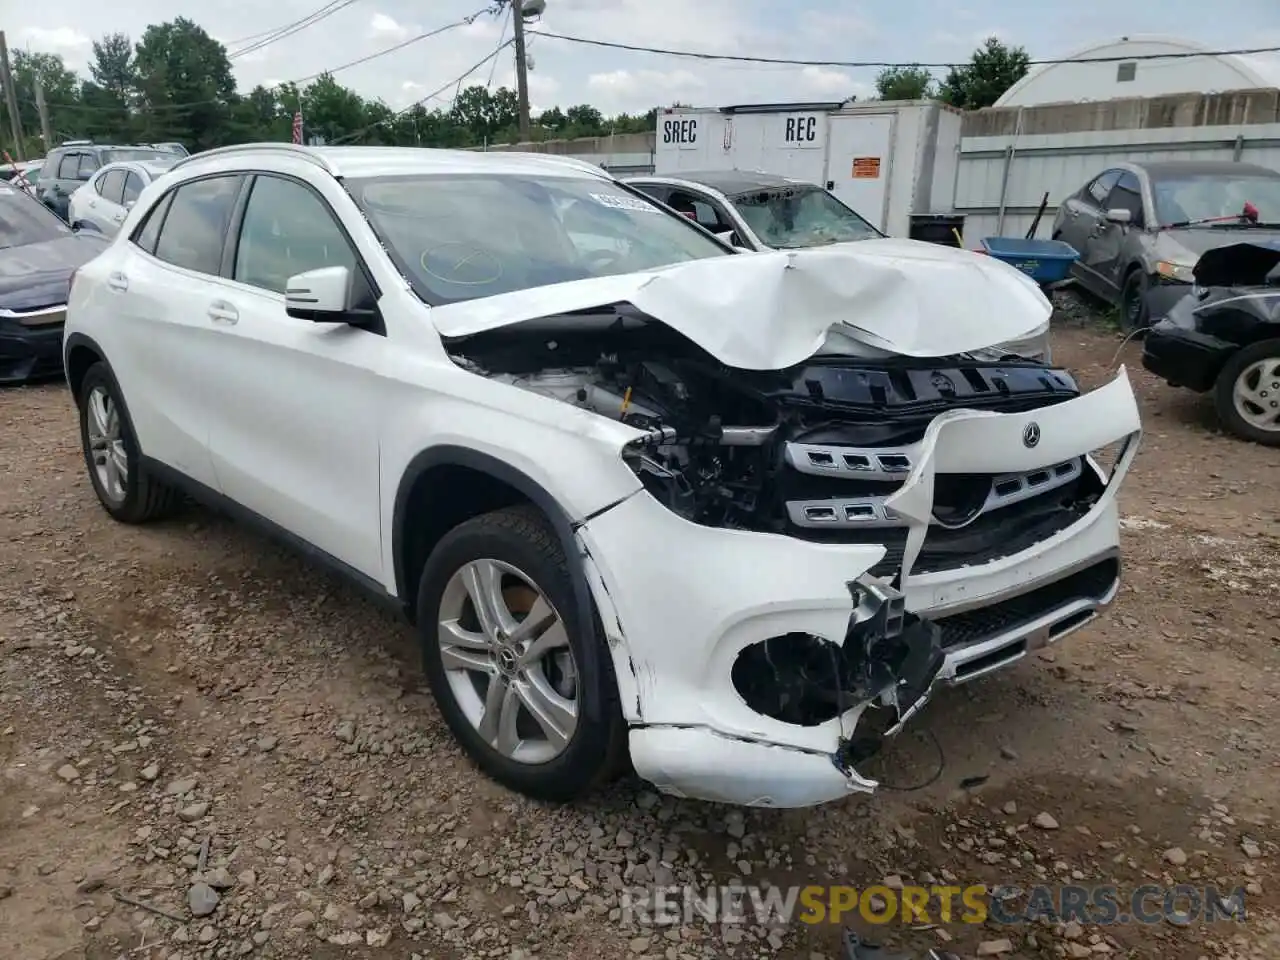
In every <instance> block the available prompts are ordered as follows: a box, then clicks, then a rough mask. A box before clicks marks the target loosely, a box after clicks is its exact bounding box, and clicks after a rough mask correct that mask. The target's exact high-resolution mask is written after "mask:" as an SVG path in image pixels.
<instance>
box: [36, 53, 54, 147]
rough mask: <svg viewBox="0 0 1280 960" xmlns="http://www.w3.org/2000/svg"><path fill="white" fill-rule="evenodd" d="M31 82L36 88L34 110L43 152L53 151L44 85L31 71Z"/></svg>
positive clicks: (37, 74)
mask: <svg viewBox="0 0 1280 960" xmlns="http://www.w3.org/2000/svg"><path fill="white" fill-rule="evenodd" d="M31 82H32V83H34V84H35V88H36V110H37V111H38V112H39V114H40V136H41V138H42V139H43V140H44V152H45V153H48V152H49V151H50V150H52V149H53V131H52V130H50V129H49V108H48V107H47V106H45V102H44V84H43V83H41V82H40V74H39V73H38V72H37V71H34V70H33V71H32V73H31Z"/></svg>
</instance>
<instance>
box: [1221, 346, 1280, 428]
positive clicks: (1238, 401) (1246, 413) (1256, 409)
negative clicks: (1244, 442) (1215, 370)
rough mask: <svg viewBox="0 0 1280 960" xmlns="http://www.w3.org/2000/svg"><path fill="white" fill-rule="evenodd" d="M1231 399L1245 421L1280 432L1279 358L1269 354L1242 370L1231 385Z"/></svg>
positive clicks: (1251, 424) (1254, 425) (1255, 426)
mask: <svg viewBox="0 0 1280 960" xmlns="http://www.w3.org/2000/svg"><path fill="white" fill-rule="evenodd" d="M1231 401H1232V403H1233V404H1234V406H1235V409H1236V413H1237V414H1239V415H1240V419H1241V420H1243V421H1244V422H1245V423H1247V424H1249V425H1250V426H1252V427H1254V428H1256V429H1258V430H1263V431H1266V432H1267V433H1280V357H1267V358H1265V359H1262V360H1258V361H1256V362H1254V363H1251V364H1249V365H1248V366H1247V367H1245V368H1244V369H1243V370H1241V371H1240V375H1239V376H1238V377H1236V381H1235V383H1234V384H1233V385H1232V389H1231Z"/></svg>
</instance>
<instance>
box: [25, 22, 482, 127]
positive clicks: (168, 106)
mask: <svg viewBox="0 0 1280 960" xmlns="http://www.w3.org/2000/svg"><path fill="white" fill-rule="evenodd" d="M492 9H493V8H492V7H485V8H484V9H482V10H477V11H476V12H475V13H472V14H469V15H468V16H466V17H463V18H462V19H461V20H457V21H455V22H453V23H447V24H445V25H444V26H443V27H437V28H436V29H435V30H428V31H426V32H425V33H420V34H418V35H417V36H413V37H410V38H409V39H408V40H402V41H401V42H400V43H397V44H395V45H394V46H391V47H387V48H386V49H383V50H379V51H377V52H376V53H370V54H368V55H366V56H363V57H360V58H358V59H356V60H349V61H347V62H346V63H342V64H339V65H338V66H336V67H330V68H328V69H327V70H321V71H319V72H318V73H312V74H308V75H307V76H305V77H300V78H298V79H297V80H285V81H282V82H281V83H279V84H276V86H275V87H273V88H272V89H277V88H279V87H281V86H284V85H285V84H293V85H295V86H297V85H300V84H303V83H307V82H309V81H311V80H315V79H317V78H319V77H323V76H324V75H325V74H329V75H332V74H335V73H339V72H341V71H343V70H348V69H350V68H351V67H358V66H360V65H361V64H363V63H368V62H369V61H371V60H376V59H378V58H379V57H385V56H386V55H387V54H389V53H395V52H396V51H397V50H403V49H404V48H405V47H407V46H409V45H411V44H414V43H417V42H418V41H420V40H426V39H428V38H429V37H435V36H439V35H440V34H442V33H445V32H446V31H448V30H456V29H457V28H458V27H465V26H470V25H471V24H473V23H475V21H476V20H478V19H479V18H480V17H481V16H483V15H484V14H485V13H488V12H490V11H491V10H492ZM504 32H505V31H504ZM486 62H487V60H486ZM464 79H465V75H464ZM23 102H24V103H30V104H31V105H33V106H34V102H33V101H23ZM219 103H225V101H224V100H219V99H212V100H192V101H190V102H188V103H158V104H154V105H151V106H149V107H148V108H147V109H148V110H185V109H188V108H191V107H203V106H210V105H212V104H219ZM47 106H48V107H49V108H50V109H53V108H55V107H56V108H57V109H59V110H72V111H75V110H79V111H81V112H82V113H117V112H119V108H118V107H93V106H86V105H84V104H78V103H50V104H47Z"/></svg>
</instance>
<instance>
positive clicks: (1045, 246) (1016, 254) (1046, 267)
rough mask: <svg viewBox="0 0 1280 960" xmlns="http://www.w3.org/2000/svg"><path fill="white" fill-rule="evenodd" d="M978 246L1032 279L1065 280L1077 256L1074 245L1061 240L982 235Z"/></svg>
mask: <svg viewBox="0 0 1280 960" xmlns="http://www.w3.org/2000/svg"><path fill="white" fill-rule="evenodd" d="M982 249H983V250H984V251H986V253H987V254H988V255H990V256H993V257H995V258H996V259H997V260H1003V261H1004V262H1005V263H1007V264H1009V265H1010V266H1014V267H1017V268H1018V269H1019V270H1021V271H1022V272H1023V273H1025V274H1026V275H1027V276H1029V277H1030V278H1031V279H1032V280H1034V281H1035V282H1036V283H1056V282H1058V281H1059V280H1065V279H1066V278H1067V273H1068V271H1070V270H1071V265H1072V264H1073V263H1075V262H1076V261H1077V260H1079V259H1080V254H1079V253H1078V252H1077V251H1076V248H1075V247H1073V246H1071V244H1069V243H1065V242H1063V241H1062V240H1026V239H1024V238H1022V237H984V238H983V239H982Z"/></svg>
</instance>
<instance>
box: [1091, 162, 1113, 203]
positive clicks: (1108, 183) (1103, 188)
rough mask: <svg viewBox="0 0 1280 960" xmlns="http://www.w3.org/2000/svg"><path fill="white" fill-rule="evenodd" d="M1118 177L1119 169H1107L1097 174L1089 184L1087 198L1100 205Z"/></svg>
mask: <svg viewBox="0 0 1280 960" xmlns="http://www.w3.org/2000/svg"><path fill="white" fill-rule="evenodd" d="M1119 179H1120V171H1119V170H1108V171H1106V172H1105V173H1103V174H1102V175H1101V176H1099V177H1098V178H1097V179H1096V180H1094V181H1093V183H1091V184H1089V188H1088V191H1087V192H1088V194H1089V198H1090V199H1092V200H1093V202H1094V203H1096V204H1097V205H1098V206H1102V204H1103V202H1104V201H1106V199H1107V194H1109V193H1110V192H1111V188H1112V187H1114V186H1115V185H1116V181H1117V180H1119Z"/></svg>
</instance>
